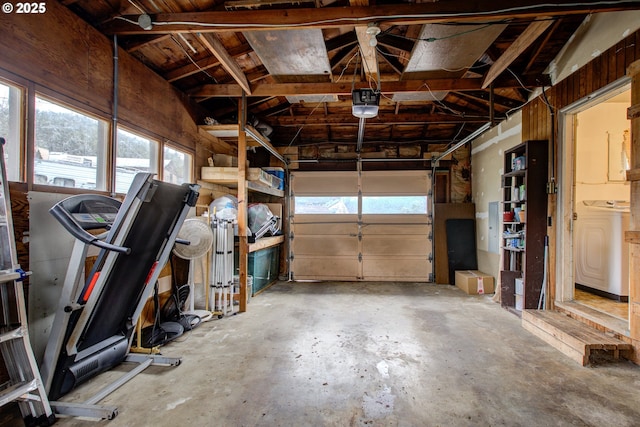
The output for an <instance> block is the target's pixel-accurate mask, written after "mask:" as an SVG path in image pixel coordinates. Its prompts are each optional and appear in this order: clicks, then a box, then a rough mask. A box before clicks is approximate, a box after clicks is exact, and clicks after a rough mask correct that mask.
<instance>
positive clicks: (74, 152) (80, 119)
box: [34, 96, 109, 190]
mask: <svg viewBox="0 0 640 427" xmlns="http://www.w3.org/2000/svg"><path fill="white" fill-rule="evenodd" d="M108 131H109V125H108V123H107V122H106V121H103V120H99V119H96V118H94V117H91V116H88V115H86V114H82V113H80V112H77V111H74V110H71V109H69V108H67V107H63V106H62V105H59V104H55V103H53V102H51V101H48V100H45V99H43V98H41V97H39V96H36V120H35V147H34V151H35V153H34V158H35V165H34V174H35V176H34V183H35V184H48V185H55V186H61V187H75V188H86V189H95V190H106V189H107V183H106V159H107V156H106V152H107V140H108Z"/></svg>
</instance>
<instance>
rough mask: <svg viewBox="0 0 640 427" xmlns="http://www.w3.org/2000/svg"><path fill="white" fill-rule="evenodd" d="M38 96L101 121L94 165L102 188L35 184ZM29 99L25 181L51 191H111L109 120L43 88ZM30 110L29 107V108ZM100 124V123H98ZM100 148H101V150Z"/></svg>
mask: <svg viewBox="0 0 640 427" xmlns="http://www.w3.org/2000/svg"><path fill="white" fill-rule="evenodd" d="M38 98H40V99H42V100H43V101H46V102H49V103H51V104H54V105H57V106H59V107H61V108H65V109H68V110H70V111H72V112H74V113H76V114H80V115H82V116H85V117H88V118H90V119H93V120H96V121H97V122H98V123H99V124H100V123H102V125H103V126H104V127H105V131H104V133H103V138H104V142H103V145H102V147H101V146H100V141H98V146H97V161H96V163H97V165H96V184H97V181H98V180H99V179H102V180H103V181H104V189H87V188H80V187H61V186H56V185H50V184H36V183H35V162H36V159H35V149H36V127H37V124H36V116H37V111H36V103H37V100H38ZM30 100H31V101H32V102H33V109H32V111H33V115H32V117H31V120H29V123H30V131H31V132H32V136H31V138H30V141H29V142H28V144H27V145H28V146H29V148H28V149H29V152H30V153H31V159H30V162H29V163H30V165H29V166H30V168H31V170H29V175H28V176H27V182H31V183H32V185H33V188H34V189H35V188H38V187H42V188H46V190H43V191H52V190H51V189H54V188H55V189H60V188H65V189H67V190H68V191H70V192H87V191H95V192H99V193H109V192H110V191H111V188H110V187H111V177H112V175H113V165H112V164H111V163H112V160H111V156H112V152H113V150H114V148H113V147H112V140H113V138H112V135H113V134H112V132H113V126H112V124H111V123H110V122H109V120H108V119H107V118H106V117H105V116H104V115H102V114H96V113H95V112H93V111H90V110H89V109H87V108H82V107H77V106H76V103H73V102H69V101H67V99H66V97H63V96H55V97H54V96H52V95H51V94H50V93H48V91H44V90H39V89H36V90H34V93H33V96H32V97H30ZM30 110H31V108H30ZM99 126H100V125H99ZM101 149H102V150H101ZM101 151H102V153H103V156H102V158H101V157H100V152H101ZM100 174H102V176H100ZM53 192H57V191H53Z"/></svg>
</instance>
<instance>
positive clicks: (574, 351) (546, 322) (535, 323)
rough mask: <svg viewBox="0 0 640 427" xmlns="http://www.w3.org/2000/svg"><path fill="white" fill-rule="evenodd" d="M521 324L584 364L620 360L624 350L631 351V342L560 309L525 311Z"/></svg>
mask: <svg viewBox="0 0 640 427" xmlns="http://www.w3.org/2000/svg"><path fill="white" fill-rule="evenodd" d="M522 327H523V328H525V329H526V330H527V331H529V332H531V333H532V334H534V335H535V336H537V337H538V338H540V339H542V340H543V341H545V342H546V343H548V344H550V345H551V346H553V347H555V348H556V349H558V350H560V351H561V352H562V353H564V354H565V355H567V356H569V357H570V358H572V359H573V360H575V361H576V362H578V363H580V364H581V365H582V366H586V365H588V364H590V363H596V362H600V361H605V360H607V361H609V360H620V352H621V351H623V352H624V351H631V350H632V346H631V344H629V343H625V342H624V341H621V340H619V339H617V338H615V337H612V336H609V335H607V334H605V333H603V332H600V331H598V330H596V329H594V328H592V327H590V326H589V325H586V324H584V323H582V322H580V321H578V320H575V319H572V318H571V317H569V316H567V315H566V314H563V313H560V312H557V311H547V310H523V311H522Z"/></svg>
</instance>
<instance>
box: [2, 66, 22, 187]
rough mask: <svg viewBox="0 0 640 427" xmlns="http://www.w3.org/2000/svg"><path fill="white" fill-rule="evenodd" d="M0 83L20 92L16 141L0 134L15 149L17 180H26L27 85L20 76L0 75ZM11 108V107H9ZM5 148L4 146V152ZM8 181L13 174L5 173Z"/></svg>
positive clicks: (12, 177) (11, 179)
mask: <svg viewBox="0 0 640 427" xmlns="http://www.w3.org/2000/svg"><path fill="white" fill-rule="evenodd" d="M0 84H2V85H4V86H8V87H9V88H14V89H17V90H19V91H20V92H21V97H20V100H19V107H18V110H19V111H18V116H19V117H18V130H17V132H16V140H17V141H16V142H13V141H12V139H11V136H9V135H0V136H2V137H5V138H9V140H8V141H7V144H8V145H9V146H11V147H12V151H15V153H17V155H18V170H17V182H27V181H26V179H25V177H26V175H27V173H26V170H27V167H26V165H27V158H26V157H27V156H26V150H25V146H26V144H25V140H26V130H27V126H26V123H27V120H26V117H27V100H28V97H29V86H28V83H27V82H26V81H25V80H24V79H21V78H17V77H15V76H10V77H6V76H4V75H0ZM10 108H11V107H10ZM6 152H7V149H6V147H5V153H6ZM7 178H8V180H9V181H15V176H11V175H10V174H9V173H8V175H7Z"/></svg>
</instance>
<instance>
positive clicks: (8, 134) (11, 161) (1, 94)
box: [0, 81, 24, 181]
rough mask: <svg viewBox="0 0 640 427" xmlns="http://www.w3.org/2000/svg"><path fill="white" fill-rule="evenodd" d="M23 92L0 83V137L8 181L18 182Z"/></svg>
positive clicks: (20, 158) (15, 87) (20, 161)
mask: <svg viewBox="0 0 640 427" xmlns="http://www.w3.org/2000/svg"><path fill="white" fill-rule="evenodd" d="M23 100H24V91H23V90H22V89H21V88H19V87H17V86H13V85H10V84H8V83H4V82H2V81H0V137H3V138H4V139H5V141H6V144H5V146H4V157H5V158H4V159H3V160H4V162H5V165H6V168H7V179H8V180H9V181H20V180H21V174H20V166H21V165H22V155H21V153H22V151H21V150H20V147H21V142H22V126H21V123H23V108H22V106H23V104H24V102H23Z"/></svg>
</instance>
